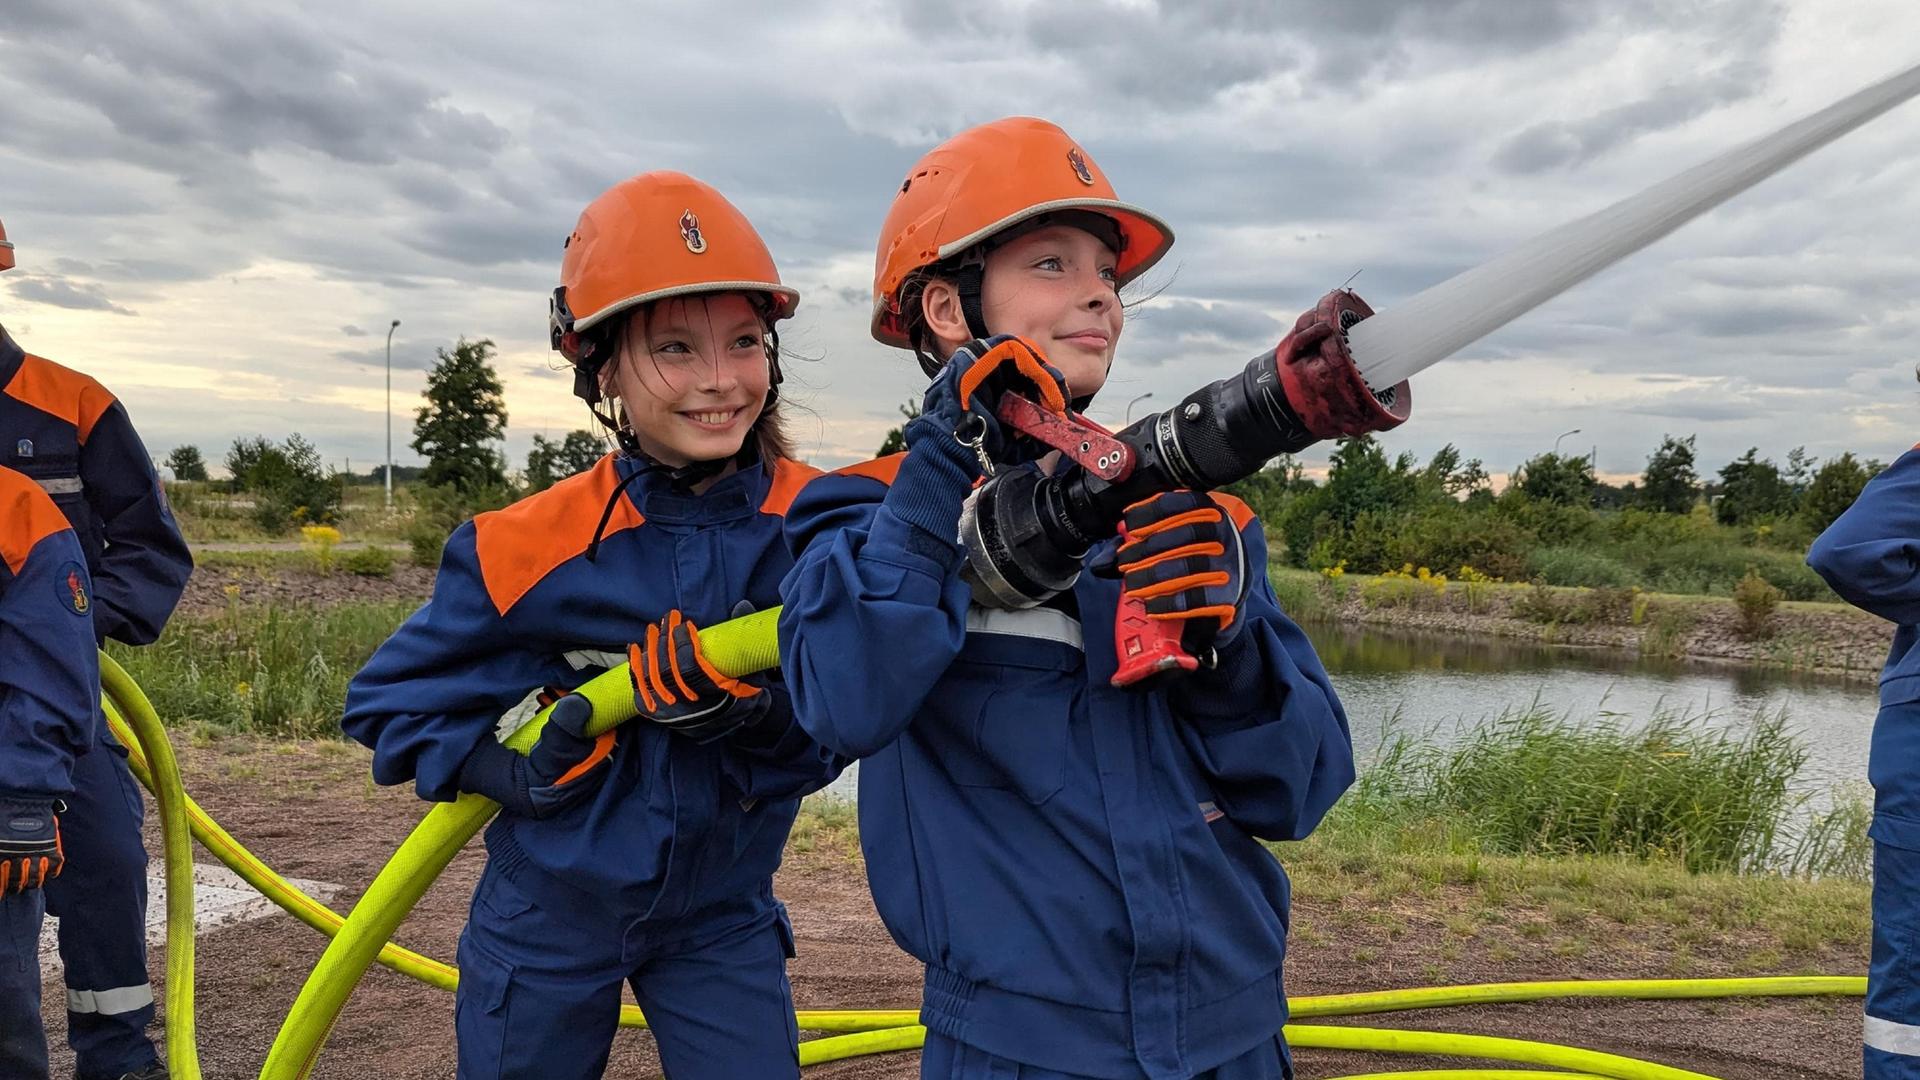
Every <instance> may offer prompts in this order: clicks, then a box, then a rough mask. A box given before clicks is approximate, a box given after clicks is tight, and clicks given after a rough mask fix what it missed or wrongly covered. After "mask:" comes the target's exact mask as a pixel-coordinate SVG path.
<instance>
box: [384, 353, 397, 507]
mask: <svg viewBox="0 0 1920 1080" xmlns="http://www.w3.org/2000/svg"><path fill="white" fill-rule="evenodd" d="M398 329H400V320H399V319H395V320H393V323H392V325H390V326H388V327H387V512H388V513H389V514H391V513H392V512H393V332H394V331H395V330H398Z"/></svg>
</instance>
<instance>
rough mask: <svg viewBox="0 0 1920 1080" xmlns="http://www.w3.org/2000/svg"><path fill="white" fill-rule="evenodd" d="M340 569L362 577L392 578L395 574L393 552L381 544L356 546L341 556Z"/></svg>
mask: <svg viewBox="0 0 1920 1080" xmlns="http://www.w3.org/2000/svg"><path fill="white" fill-rule="evenodd" d="M339 562H340V569H342V570H345V571H346V572H347V573H349V574H358V575H359V576H361V577H371V578H390V577H392V576H393V552H391V551H388V550H387V549H386V548H385V547H383V546H381V545H379V544H368V545H367V546H366V547H360V548H354V549H352V550H351V551H348V552H347V553H346V554H344V555H342V556H340V558H339Z"/></svg>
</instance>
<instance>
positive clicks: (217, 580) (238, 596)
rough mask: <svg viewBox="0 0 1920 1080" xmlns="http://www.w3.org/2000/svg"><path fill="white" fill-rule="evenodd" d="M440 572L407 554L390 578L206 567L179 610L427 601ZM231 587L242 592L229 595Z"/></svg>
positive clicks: (199, 612) (195, 614)
mask: <svg viewBox="0 0 1920 1080" xmlns="http://www.w3.org/2000/svg"><path fill="white" fill-rule="evenodd" d="M433 576H434V571H433V569H432V568H431V567H424V566H415V565H413V564H412V563H410V562H408V561H407V559H406V553H405V552H401V553H400V554H399V555H398V556H396V557H395V559H394V563H393V576H392V577H390V578H378V577H361V576H360V575H358V574H351V573H348V572H347V571H345V570H335V571H334V572H333V573H331V574H319V573H313V572H311V571H304V570H287V569H284V568H278V567H271V568H263V567H246V566H211V567H208V566H202V567H199V568H197V569H196V570H194V572H193V577H192V578H191V579H190V580H189V581H188V582H187V591H186V594H185V595H184V596H182V597H181V598H180V606H179V608H178V609H177V611H176V613H177V614H180V615H185V616H188V617H190V618H202V617H205V616H209V615H218V614H220V613H221V612H223V611H225V610H227V605H228V604H229V603H232V602H234V601H236V600H237V601H239V602H241V603H245V604H252V605H271V604H290V603H307V604H338V603H342V602H346V601H357V602H372V601H386V600H411V601H414V602H415V603H418V602H421V601H424V600H425V599H426V598H427V597H428V596H430V595H432V593H433ZM229 587H232V588H235V589H237V590H238V592H237V593H235V594H233V595H229V594H228V592H227V590H228V588H229Z"/></svg>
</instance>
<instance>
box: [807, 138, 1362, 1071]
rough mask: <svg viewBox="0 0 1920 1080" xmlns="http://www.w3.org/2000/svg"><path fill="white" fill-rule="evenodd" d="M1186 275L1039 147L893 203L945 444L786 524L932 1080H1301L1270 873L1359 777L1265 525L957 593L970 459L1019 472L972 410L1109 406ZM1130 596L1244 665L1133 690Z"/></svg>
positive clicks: (891, 298)
mask: <svg viewBox="0 0 1920 1080" xmlns="http://www.w3.org/2000/svg"><path fill="white" fill-rule="evenodd" d="M1171 243H1172V233H1171V231H1170V230H1169V229H1168V228H1167V227H1166V226H1165V225H1164V224H1163V223H1161V222H1160V221H1159V220H1158V219H1156V218H1154V217H1153V216H1152V215H1150V214H1148V213H1146V212H1145V211H1142V210H1140V209H1137V208H1135V207H1132V206H1128V205H1126V204H1124V203H1121V202H1120V201H1118V199H1117V198H1116V197H1115V196H1114V193H1113V189H1112V187H1111V186H1110V185H1109V184H1108V183H1107V180H1106V178H1105V177H1104V176H1103V175H1102V174H1101V173H1100V172H1099V170H1098V168H1097V166H1095V165H1094V163H1093V160H1092V159H1091V158H1090V157H1088V156H1087V155H1086V153H1085V152H1084V151H1083V150H1082V149H1081V148H1080V147H1078V146H1077V145H1075V144H1074V142H1073V141H1072V140H1071V139H1070V138H1068V136H1067V135H1066V133H1065V132H1063V131H1061V130H1060V129H1059V128H1057V127H1055V126H1054V125H1052V124H1049V123H1046V122H1045V121H1041V120H1033V119H1026V118H1017V119H1010V120H1002V121H998V122H996V123H992V124H986V125H983V126H981V127H978V128H975V129H973V130H970V131H968V132H965V133H963V134H961V135H959V136H957V137H955V138H954V139H952V140H950V141H949V142H947V143H946V144H944V145H942V146H940V147H938V148H936V149H935V150H933V151H932V152H931V153H929V154H928V155H927V156H926V157H924V158H922V159H921V160H920V162H919V163H918V164H916V165H915V166H914V167H913V169H912V170H911V171H910V172H909V173H908V174H907V177H906V179H905V181H904V182H903V183H902V184H901V186H900V188H899V192H898V194H897V196H896V197H895V200H894V204H893V209H892V212H891V213H890V214H889V216H888V218H887V222H886V225H885V226H884V227H883V230H882V235H881V238H880V245H879V253H878V258H877V260H876V263H877V265H876V274H875V287H874V299H875V310H874V320H873V332H874V336H875V337H876V338H877V339H879V340H880V341H881V342H883V343H885V344H888V345H894V346H898V347H901V348H908V349H911V350H912V351H913V352H914V354H915V355H916V356H917V357H918V358H919V360H920V362H921V365H922V366H923V368H925V369H926V370H927V371H928V373H929V374H930V375H932V376H933V384H932V387H931V388H930V389H929V390H928V391H927V395H926V401H925V407H924V411H923V413H922V414H921V416H920V417H918V418H917V419H915V420H913V421H912V422H911V423H909V425H908V427H907V432H906V434H907V447H908V449H907V452H906V453H905V454H904V455H902V456H898V457H895V458H893V459H886V460H882V461H880V462H873V463H869V464H867V465H862V466H855V467H853V468H851V469H846V470H842V471H841V472H839V473H836V474H830V475H828V476H826V477H822V478H821V479H819V480H817V481H815V482H814V483H813V484H812V485H810V486H809V487H808V489H807V491H806V492H804V493H803V494H802V495H801V497H800V498H799V499H798V500H797V501H796V502H795V504H794V507H793V509H792V511H791V512H790V513H789V515H788V522H787V524H788V535H789V538H790V542H791V543H792V545H793V546H794V550H795V552H796V565H795V567H794V570H793V573H792V575H791V576H790V577H789V578H788V580H787V584H786V586H785V590H784V591H785V595H786V608H785V611H784V613H783V616H782V619H781V626H780V630H781V634H780V636H781V642H782V654H781V655H782V663H783V666H784V671H785V677H786V680H787V685H788V686H789V688H790V689H791V691H792V694H793V701H794V708H795V711H796V712H797V714H798V716H799V718H800V722H801V724H802V725H803V726H804V727H805V728H806V729H807V731H808V732H809V733H810V734H812V735H814V736H815V737H816V738H818V739H819V740H820V741H821V742H822V743H824V744H825V745H826V746H827V747H829V748H830V749H832V750H833V751H835V752H837V753H840V754H845V755H848V756H854V757H860V758H862V759H863V760H862V762H861V766H860V835H861V843H862V846H863V848H864V849H865V853H866V858H867V867H868V878H869V880H870V883H871V885H872V889H873V894H874V900H875V902H876V904H877V906H878V908H879V911H880V914H881V916H882V918H883V919H884V920H885V921H886V924H887V927H888V929H889V930H890V931H891V933H892V934H893V936H894V939H895V940H896V941H897V942H899V944H900V945H901V946H902V947H903V948H905V949H906V950H907V951H908V952H910V953H912V954H913V955H914V956H916V957H918V958H919V959H920V960H921V961H923V962H924V963H925V964H926V984H925V990H924V997H923V1000H922V1005H921V1018H922V1021H923V1022H924V1023H925V1024H926V1026H927V1028H928V1033H927V1041H926V1049H925V1051H924V1053H923V1056H922V1059H921V1061H922V1064H921V1075H922V1076H924V1077H939V1078H942V1080H945V1078H950V1077H952V1078H958V1077H967V1078H973V1077H996V1078H1011V1077H1024V1078H1029V1080H1062V1078H1069V1077H1073V1078H1079V1077H1097V1078H1103V1080H1132V1078H1139V1077H1148V1078H1152V1080H1188V1078H1190V1077H1208V1078H1213V1080H1254V1078H1278V1077H1286V1076H1289V1075H1291V1066H1290V1065H1289V1062H1288V1056H1287V1050H1286V1046H1285V1044H1284V1042H1283V1041H1282V1039H1281V1037H1280V1028H1281V1025H1282V1024H1283V1023H1284V1021H1285V1019H1286V998H1285V992H1284V990H1283V988H1282V985H1281V966H1282V960H1283V958H1284V956H1285V953H1286V935H1287V907H1288V885H1287V878H1286V875H1285V874H1284V873H1283V872H1282V870H1281V868H1280V865H1279V863H1278V862H1277V861H1276V860H1275V859H1274V858H1273V856H1272V855H1271V854H1270V853H1269V852H1268V850H1267V849H1266V848H1265V847H1263V846H1262V845H1261V843H1260V841H1262V840H1284V839H1297V838H1299V837H1302V836H1304V835H1306V834H1307V832H1309V831H1310V830H1311V829H1312V828H1313V827H1314V825H1315V824H1316V823H1317V822H1318V821H1319V820H1320V818H1321V817H1322V816H1323V815H1324V814H1325V813H1326V811H1327V809H1328V808H1329V807H1330V806H1332V804H1333V802H1334V800H1335V799H1336V798H1337V797H1338V796H1339V794H1340V793H1341V792H1342V791H1343V790H1344V789H1345V788H1346V786H1347V785H1348V784H1349V783H1350V782H1351V780H1352V778H1353V763H1352V746H1351V742H1350V739H1349V736H1348V732H1347V724H1346V717H1345V714H1344V713H1343V711H1342V710H1341V707H1340V703H1339V700H1338V698H1337V697H1336V696H1335V695H1334V692H1333V688H1332V687H1331V686H1330V685H1329V684H1328V681H1327V677H1326V674H1325V672H1324V670H1323V669H1322V667H1321V665H1320V662H1319V660H1318V658H1317V657H1315V655H1314V652H1313V649H1312V647H1311V646H1310V645H1309V644H1308V642H1307V639H1306V637H1305V636H1304V635H1303V634H1302V633H1301V631H1300V629H1299V628H1298V627H1297V626H1295V625H1294V623H1293V622H1292V621H1291V620H1289V619H1288V618H1287V617H1286V615H1285V614H1283V613H1282V612H1281V610H1280V607H1279V605H1278V603H1277V602H1276V601H1275V599H1274V595H1273V591H1272V589H1271V588H1270V586H1269V585H1268V584H1267V580H1266V571H1265V559H1264V557H1263V556H1264V553H1265V551H1266V541H1265V539H1264V537H1263V535H1262V532H1261V529H1260V524H1259V522H1258V521H1257V520H1256V519H1255V518H1254V517H1253V515H1252V514H1251V513H1250V512H1248V510H1247V509H1246V507H1245V506H1244V505H1242V504H1241V503H1239V502H1238V501H1236V500H1233V499H1231V498H1228V497H1225V496H1215V497H1207V496H1202V495H1196V494H1195V493H1192V492H1185V491H1179V492H1171V493H1167V494H1164V495H1161V496H1159V497H1156V498H1154V499H1151V500H1148V501H1146V502H1143V503H1141V504H1139V505H1137V506H1135V507H1133V508H1132V509H1131V510H1129V511H1128V513H1127V527H1128V534H1129V536H1130V538H1131V539H1130V540H1129V541H1128V542H1127V544H1126V545H1125V546H1120V545H1118V544H1117V543H1116V542H1114V541H1108V542H1106V543H1103V544H1099V545H1095V546H1094V548H1093V549H1092V550H1091V551H1090V552H1089V553H1088V555H1087V565H1088V566H1089V567H1090V568H1100V569H1101V570H1102V571H1103V573H1101V574H1096V573H1084V574H1082V575H1080V577H1079V579H1078V581H1077V583H1075V584H1074V585H1073V586H1072V587H1071V588H1069V589H1068V590H1066V591H1064V592H1062V593H1061V594H1060V595H1059V596H1057V597H1055V598H1054V599H1053V600H1052V601H1050V602H1049V603H1048V604H1046V605H1044V606H1041V607H1037V608H1033V609H1031V610H1025V611H1001V610H990V609H985V608H981V607H977V606H973V605H971V604H970V603H969V589H968V586H967V585H966V584H965V583H964V582H963V581H962V580H961V578H960V569H961V564H962V561H963V554H962V548H961V547H960V545H959V544H958V543H956V541H955V537H956V536H957V535H958V532H959V527H958V522H959V519H960V515H961V504H962V501H963V500H964V499H965V498H966V496H967V494H968V493H969V491H970V490H971V489H972V487H973V485H974V484H975V482H976V481H977V480H978V479H979V478H980V476H981V474H982V471H983V467H982V464H981V461H980V455H979V454H978V453H977V452H976V449H977V448H984V449H985V450H987V451H989V452H994V451H997V452H998V456H1000V457H1001V458H1002V459H1003V460H1002V462H1001V463H1002V464H1007V462H1006V461H1005V460H1004V459H1005V458H1006V457H1007V456H1009V455H1011V454H1017V452H1018V451H1017V448H1016V447H1014V446H1012V445H1010V443H1009V440H1006V439H1004V438H1002V435H1001V433H1000V432H999V431H998V430H997V425H996V424H995V422H994V421H993V420H992V418H991V414H990V413H989V411H988V407H987V404H986V402H987V401H989V400H991V396H990V395H987V394H984V393H976V392H975V389H976V388H977V387H981V386H1003V385H1009V384H1011V385H1020V382H1019V380H1022V379H1024V380H1025V383H1026V385H1025V387H1024V388H1025V389H1027V390H1028V391H1029V392H1031V393H1034V394H1035V395H1036V396H1037V397H1038V398H1040V399H1042V400H1046V401H1050V402H1052V403H1055V405H1056V407H1057V405H1058V404H1059V403H1061V402H1063V401H1067V400H1077V401H1084V400H1085V399H1087V398H1090V397H1091V396H1092V395H1093V394H1094V393H1095V392H1097V391H1098V390H1099V389H1100V387H1101V386H1102V384H1103V383H1104V382H1105V380H1106V377H1107V373H1108V371H1109V369H1110V367H1111V365H1112V362H1113V353H1114V346H1115V344H1116V343H1117V342H1118V340H1119V337H1120V332H1121V329H1122V326H1123V324H1124V317H1123V313H1122V310H1121V305H1120V299H1119V296H1118V293H1117V290H1118V289H1119V288H1120V287H1121V286H1123V285H1125V284H1126V283H1127V282H1128V281H1130V280H1132V279H1133V278H1135V277H1136V276H1138V275H1139V274H1140V273H1142V272H1144V271H1145V270H1146V269H1147V268H1148V267H1150V266H1152V265H1153V263H1154V262H1155V261H1157V260H1158V259H1159V258H1160V257H1161V256H1162V255H1163V254H1164V253H1165V252H1166V250H1167V247H1168V246H1169V245H1170V244H1171ZM995 334H1000V335H1018V336H1019V337H1021V338H1024V339H1025V341H1026V342H1027V343H1029V344H1030V345H1031V346H1032V347H1034V348H1036V349H1037V350H1038V352H1039V353H1040V354H1042V355H1044V357H1045V358H1046V360H1047V361H1048V362H1049V363H1050V366H1047V367H1042V366H1041V365H1038V364H1035V363H1033V362H1032V358H1031V357H1028V356H1026V355H1025V346H1022V345H1021V344H1019V343H1017V342H1012V341H1010V340H1008V339H1004V338H990V335H995ZM976 339H988V340H976ZM1009 361H1014V362H1015V364H1009V363H1008V362H1009ZM1016 365H1017V370H1018V372H1019V374H1017V375H1016V374H1015V373H1014V372H1012V371H1010V370H1009V368H1010V367H1014V366H1016ZM963 438H964V441H963ZM1044 464H1045V463H1044V462H1043V466H1044ZM1126 593H1132V594H1133V596H1134V597H1135V598H1137V599H1141V600H1143V601H1145V602H1146V604H1147V605H1148V610H1149V611H1150V612H1154V613H1156V614H1158V615H1159V616H1160V617H1163V618H1165V619H1168V620H1172V621H1173V622H1174V625H1176V626H1182V627H1184V628H1185V629H1184V631H1183V633H1182V637H1183V640H1184V641H1185V642H1186V643H1187V644H1188V645H1189V647H1190V649H1191V650H1193V651H1195V652H1198V651H1199V650H1201V649H1202V648H1204V647H1207V646H1211V648H1212V649H1213V651H1214V652H1215V653H1216V654H1217V657H1218V663H1217V665H1216V666H1214V667H1212V668H1204V669H1202V670H1198V671H1194V672H1191V673H1188V674H1185V675H1183V676H1178V677H1176V678H1174V679H1173V680H1172V681H1168V682H1164V683H1162V684H1160V685H1158V686H1156V687H1154V688H1152V689H1148V690H1139V689H1116V688H1114V687H1113V686H1112V685H1110V679H1111V678H1112V677H1113V675H1114V674H1115V672H1116V669H1117V666H1118V660H1117V657H1116V655H1115V648H1114V645H1113V624H1114V617H1115V611H1116V609H1117V607H1118V605H1119V603H1120V601H1121V598H1122V596H1123V594H1126Z"/></svg>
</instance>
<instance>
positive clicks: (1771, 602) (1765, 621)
mask: <svg viewBox="0 0 1920 1080" xmlns="http://www.w3.org/2000/svg"><path fill="white" fill-rule="evenodd" d="M1733 603H1734V606H1735V607H1736V608H1738V609H1739V612H1740V618H1739V621H1738V622H1737V623H1736V624H1735V625H1734V632H1735V633H1738V634H1739V635H1740V636H1741V637H1743V638H1746V639H1747V640H1748V641H1762V640H1765V639H1767V638H1770V637H1772V636H1773V634H1774V625H1773V613H1774V611H1775V609H1777V608H1779V606H1780V590H1779V589H1777V588H1775V587H1774V586H1773V585H1772V584H1770V583H1769V582H1768V581H1767V579H1765V578H1763V577H1761V576H1760V573H1759V571H1757V570H1748V571H1747V576H1745V577H1743V578H1741V579H1740V584H1738V585H1736V586H1734V588H1733Z"/></svg>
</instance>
